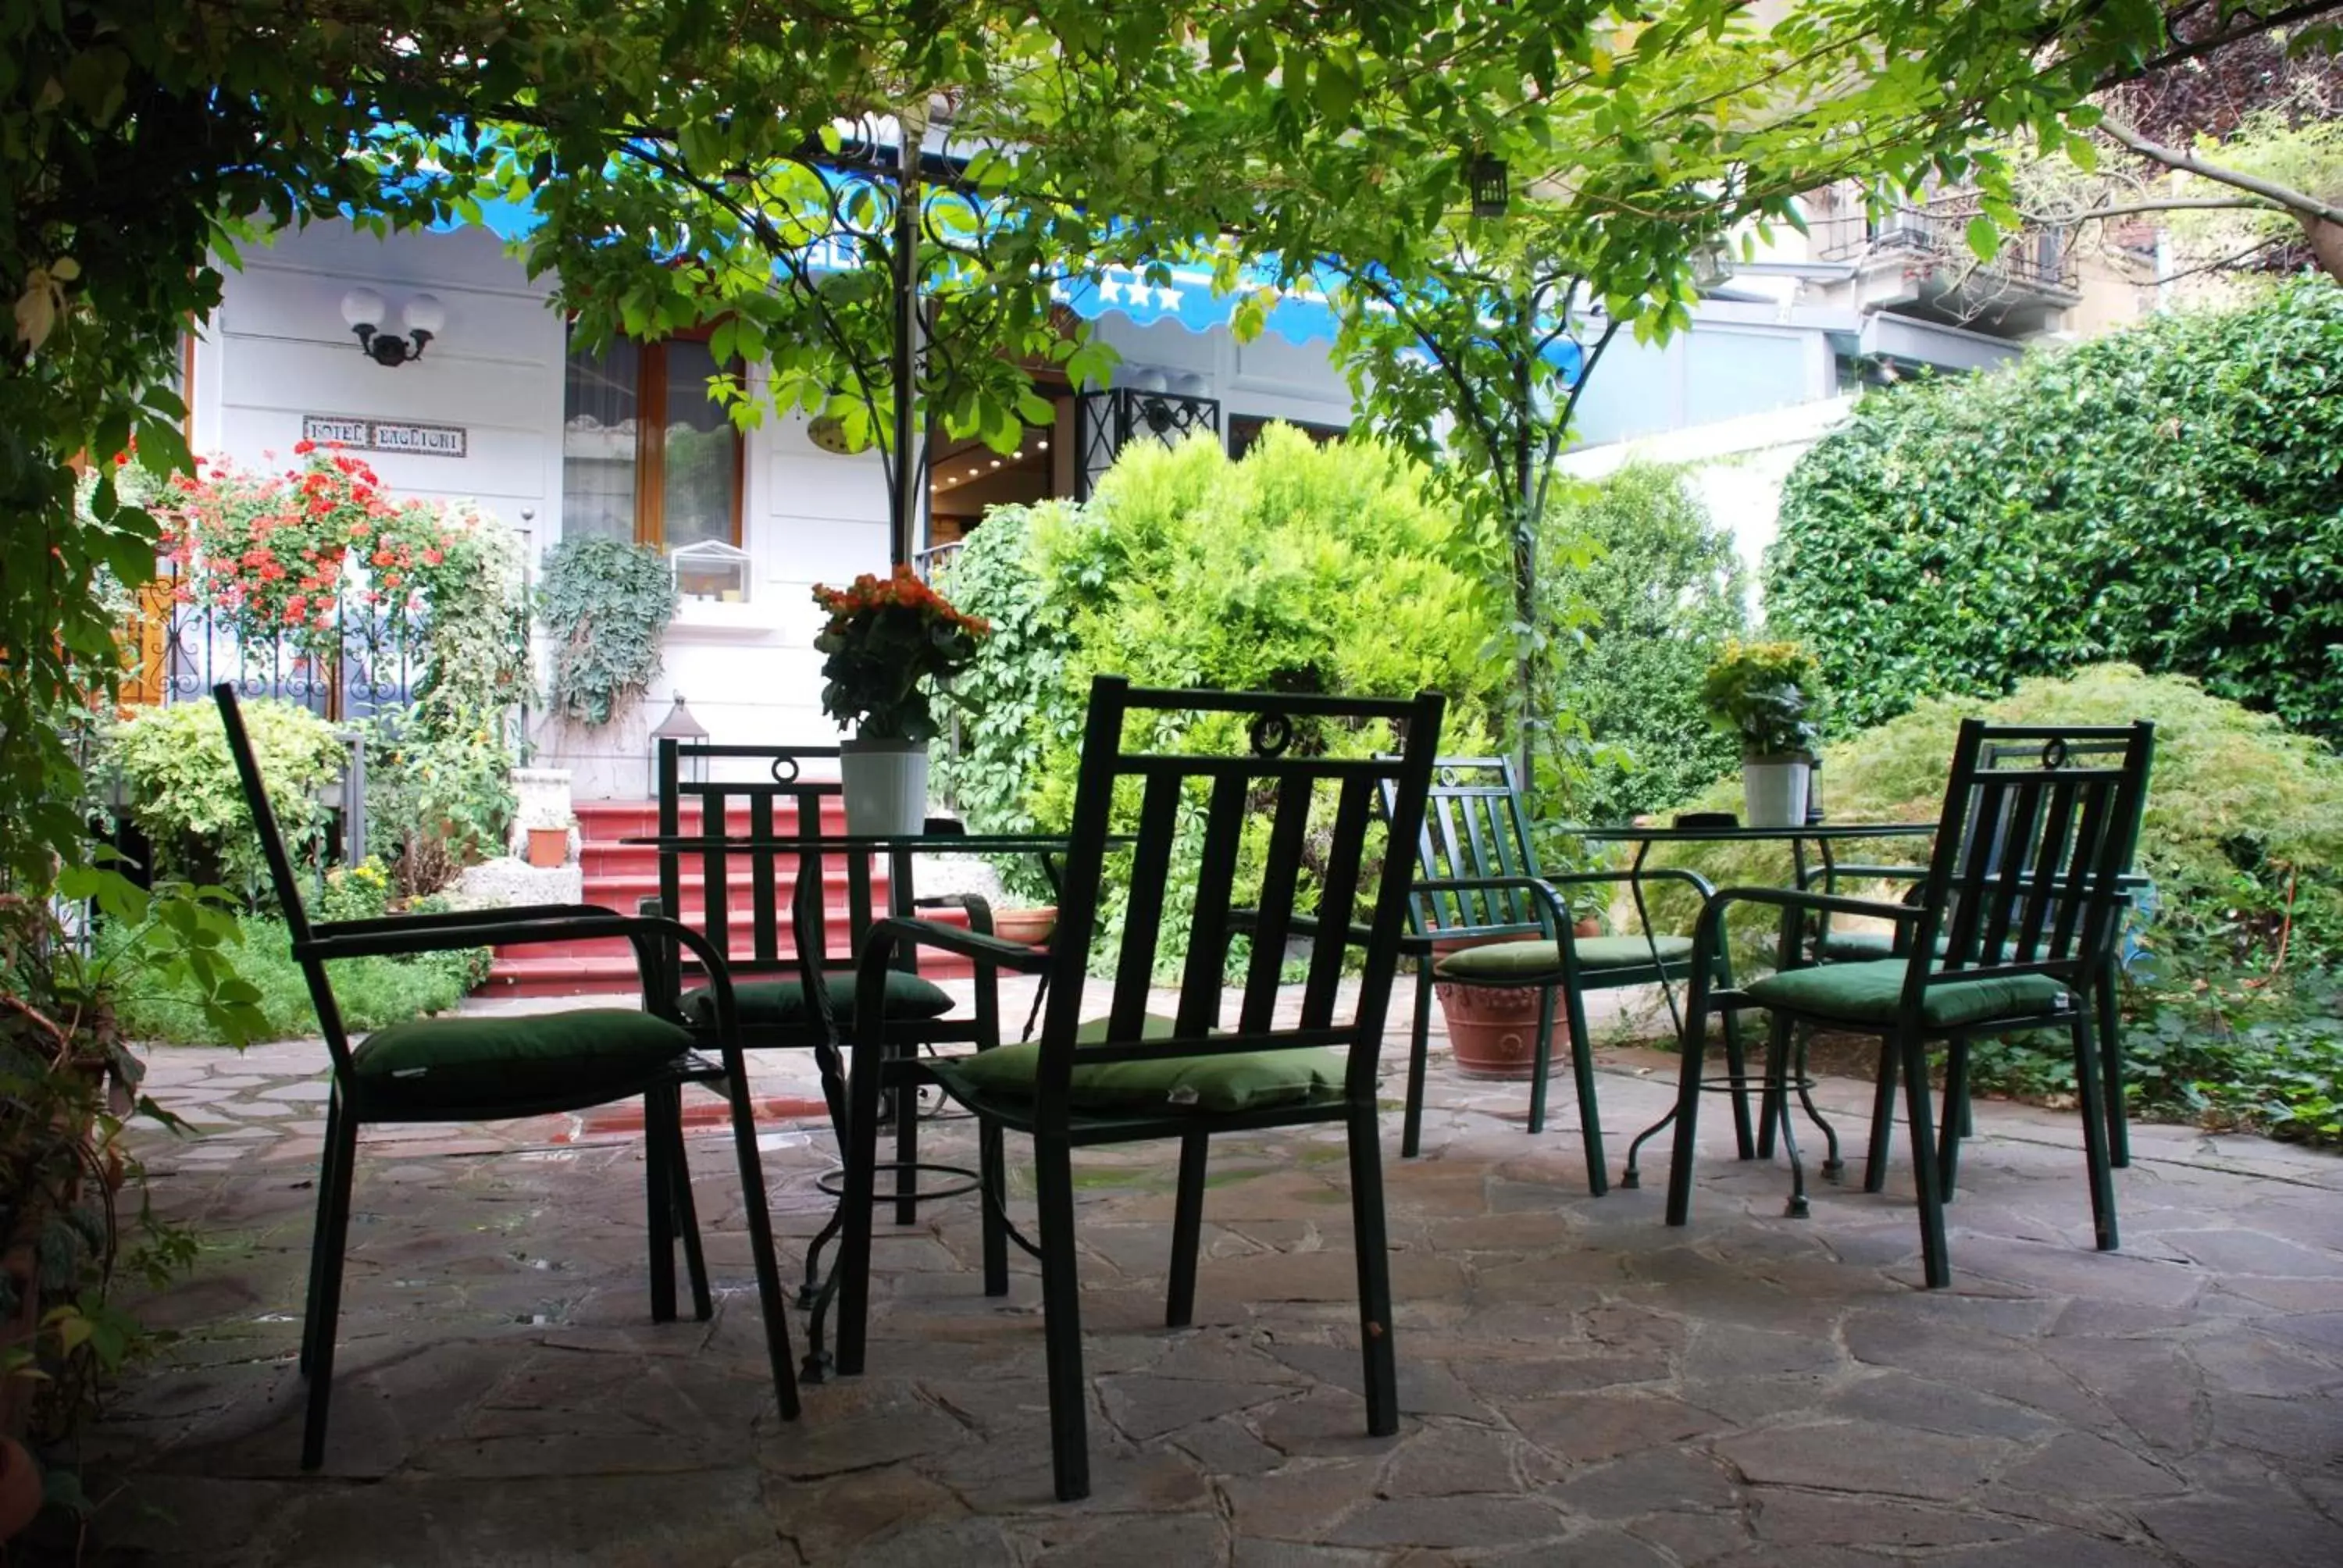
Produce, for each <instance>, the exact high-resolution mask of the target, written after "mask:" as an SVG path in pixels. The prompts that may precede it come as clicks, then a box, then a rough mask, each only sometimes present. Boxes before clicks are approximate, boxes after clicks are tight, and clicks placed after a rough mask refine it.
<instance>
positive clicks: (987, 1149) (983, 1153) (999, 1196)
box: [976, 1121, 1009, 1296]
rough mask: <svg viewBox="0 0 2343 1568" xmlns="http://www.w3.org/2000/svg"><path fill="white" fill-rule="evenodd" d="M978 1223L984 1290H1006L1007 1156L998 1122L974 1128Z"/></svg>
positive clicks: (991, 1293) (998, 1293)
mask: <svg viewBox="0 0 2343 1568" xmlns="http://www.w3.org/2000/svg"><path fill="white" fill-rule="evenodd" d="M976 1180H977V1186H978V1189H979V1191H978V1193H977V1208H978V1210H979V1211H980V1215H979V1218H978V1221H977V1223H978V1225H979V1227H980V1233H981V1235H982V1237H983V1240H984V1293H985V1294H986V1295H988V1296H1005V1295H1007V1294H1008V1293H1009V1208H1008V1204H1009V1160H1008V1157H1007V1155H1006V1154H1005V1153H1004V1152H1003V1151H1002V1149H1001V1124H1000V1123H999V1122H996V1121H980V1122H978V1123H977V1129H976Z"/></svg>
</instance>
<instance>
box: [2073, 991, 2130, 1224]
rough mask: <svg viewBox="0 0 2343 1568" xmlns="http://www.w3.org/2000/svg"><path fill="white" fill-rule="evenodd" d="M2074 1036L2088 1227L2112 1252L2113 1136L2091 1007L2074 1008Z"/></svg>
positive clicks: (2114, 1211)
mask: <svg viewBox="0 0 2343 1568" xmlns="http://www.w3.org/2000/svg"><path fill="white" fill-rule="evenodd" d="M2072 1028H2073V1031H2074V1036H2075V1089H2076V1094H2077V1099H2079V1100H2080V1101H2082V1104H2081V1108H2080V1109H2081V1111H2082V1115H2083V1159H2084V1161H2085V1163H2086V1164H2087V1166H2088V1168H2089V1171H2090V1179H2091V1231H2092V1234H2093V1236H2094V1237H2095V1239H2096V1240H2097V1242H2098V1248H2099V1251H2102V1252H2112V1251H2115V1250H2116V1247H2117V1242H2118V1241H2119V1240H2120V1238H2119V1237H2118V1236H2117V1233H2116V1183H2115V1178H2114V1176H2113V1175H2111V1174H2110V1173H2109V1172H2110V1167H2111V1165H2112V1163H2113V1161H2111V1160H2110V1158H2109V1155H2110V1149H2109V1145H2110V1144H2112V1143H2113V1142H2114V1139H2113V1138H2112V1137H2110V1136H2109V1133H2108V1125H2107V1124H2108V1118H2109V1115H2110V1112H2109V1111H2108V1108H2107V1106H2106V1105H2104V1104H2103V1103H2101V1095H2102V1091H2103V1088H2104V1086H2103V1084H2102V1083H2101V1081H2100V1076H2101V1075H2100V1071H2099V1066H2100V1064H2099V1061H2098V1060H2097V1059H2098V1055H2099V1042H2098V1041H2097V1040H2094V1039H2093V1038H2092V1035H2093V1032H2094V1031H2093V1029H2092V1020H2091V1010H2089V1009H2087V1008H2082V1009H2077V1010H2076V1013H2075V1021H2074V1024H2073V1026H2072Z"/></svg>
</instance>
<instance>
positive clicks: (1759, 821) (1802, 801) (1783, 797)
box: [1741, 757, 1806, 828]
mask: <svg viewBox="0 0 2343 1568" xmlns="http://www.w3.org/2000/svg"><path fill="white" fill-rule="evenodd" d="M1741 807H1742V814H1741V819H1742V821H1743V822H1745V823H1746V824H1747V825H1749V826H1750V827H1752V828H1795V827H1797V826H1799V825H1800V824H1802V823H1804V822H1805V819H1806V761H1805V758H1803V757H1800V758H1778V757H1769V758H1766V759H1764V760H1763V761H1746V762H1744V763H1742V764H1741Z"/></svg>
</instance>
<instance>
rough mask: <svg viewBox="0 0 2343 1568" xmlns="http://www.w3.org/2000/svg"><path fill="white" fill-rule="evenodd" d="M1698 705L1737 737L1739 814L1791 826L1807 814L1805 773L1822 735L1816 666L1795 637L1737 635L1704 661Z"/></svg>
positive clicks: (1757, 824) (1757, 823) (1756, 824)
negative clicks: (1780, 639)
mask: <svg viewBox="0 0 2343 1568" xmlns="http://www.w3.org/2000/svg"><path fill="white" fill-rule="evenodd" d="M1700 700H1701V706H1702V707H1703V708H1704V709H1707V710H1708V714H1709V717H1710V718H1711V719H1713V720H1715V723H1716V724H1717V726H1718V727H1719V728H1720V729H1725V730H1728V731H1730V732H1731V733H1732V734H1734V735H1735V736H1736V737H1737V738H1739V739H1740V741H1741V798H1742V806H1743V809H1744V816H1743V820H1744V821H1745V822H1746V823H1747V824H1748V825H1749V826H1750V827H1752V828H1789V827H1795V826H1796V825H1797V824H1799V823H1801V822H1804V821H1805V819H1806V789H1807V778H1808V773H1809V771H1810V769H1811V768H1812V766H1813V762H1814V750H1815V744H1816V743H1817V742H1818V741H1819V740H1820V739H1821V728H1820V725H1819V724H1818V722H1817V720H1818V719H1819V718H1820V716H1821V709H1822V682H1821V670H1820V668H1819V667H1817V666H1816V664H1815V657H1814V655H1812V654H1810V653H1808V652H1807V651H1806V650H1805V648H1802V647H1800V646H1799V645H1798V644H1796V643H1795V642H1741V641H1738V640H1735V641H1732V642H1728V643H1726V644H1725V651H1724V652H1722V653H1720V654H1719V655H1717V657H1716V661H1715V663H1713V664H1711V665H1710V666H1709V667H1708V675H1707V677H1706V678H1705V679H1704V680H1703V681H1702V682H1701V688H1700Z"/></svg>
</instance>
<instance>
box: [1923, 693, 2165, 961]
mask: <svg viewBox="0 0 2343 1568" xmlns="http://www.w3.org/2000/svg"><path fill="white" fill-rule="evenodd" d="M2154 754H2155V730H2154V727H2153V726H2152V725H2149V724H2147V723H2145V722H2143V723H2137V724H2133V725H2130V726H2127V727H2123V728H2120V729H2117V728H2109V727H2096V728H2074V729H2049V728H2040V727H2023V726H1991V725H1987V724H1986V723H1985V722H1984V721H1983V720H1980V719H1969V720H1966V721H1965V722H1964V723H1963V724H1962V726H1961V733H1960V739H1959V743H1958V744H1957V746H1956V749H1955V750H1954V756H1953V766H1952V770H1951V774H1950V776H1949V777H1948V778H1947V779H1946V789H1945V808H1944V813H1943V816H1942V817H1941V819H1939V822H1938V826H1937V830H1936V852H1935V854H1934V855H1933V856H1932V857H1931V860H1930V865H1929V871H1928V879H1927V881H1926V883H1925V884H1924V897H1923V913H1922V917H1921V919H1920V920H1919V921H1918V922H1917V930H1916V931H1915V933H1914V940H1913V950H1912V954H1911V957H1910V959H1909V960H1908V963H1909V966H1910V967H1909V969H1908V970H1907V971H1906V1003H1907V1004H1908V1005H1910V1006H1913V1007H1916V1006H1917V1005H1918V1000H1919V995H1918V993H1919V990H1921V989H1923V988H1925V987H1926V985H1927V984H1930V983H1933V982H1936V981H1938V980H1975V979H1978V978H1980V977H1984V976H1990V975H1996V974H2023V973H2037V974H2048V975H2051V976H2053V977H2055V978H2056V979H2058V980H2061V981H2062V982H2064V983H2066V985H2068V986H2069V987H2070V988H2073V989H2077V990H2080V989H2081V988H2083V987H2084V986H2086V985H2087V984H2088V983H2090V982H2091V980H2093V979H2094V978H2095V977H2096V975H2097V970H2098V967H2099V966H2100V965H2102V964H2104V963H2105V962H2107V959H2108V951H2109V946H2110V942H2109V939H2110V937H2111V936H2112V931H2113V921H2114V920H2115V919H2116V911H2117V909H2118V907H2119V906H2120V904H2121V902H2122V900H2123V890H2122V887H2121V884H2122V881H2123V879H2124V878H2125V877H2126V875H2127V873H2128V872H2129V870H2130V865H2131V858H2132V854H2133V849H2134V846H2135V845H2136V844H2137V839H2138V833H2139V820H2140V817H2141V814H2142V812H2143V811H2144V809H2145V808H2146V802H2147V780H2148V773H2149V769H2150V767H2151V764H2152V762H2153V759H2154Z"/></svg>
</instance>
